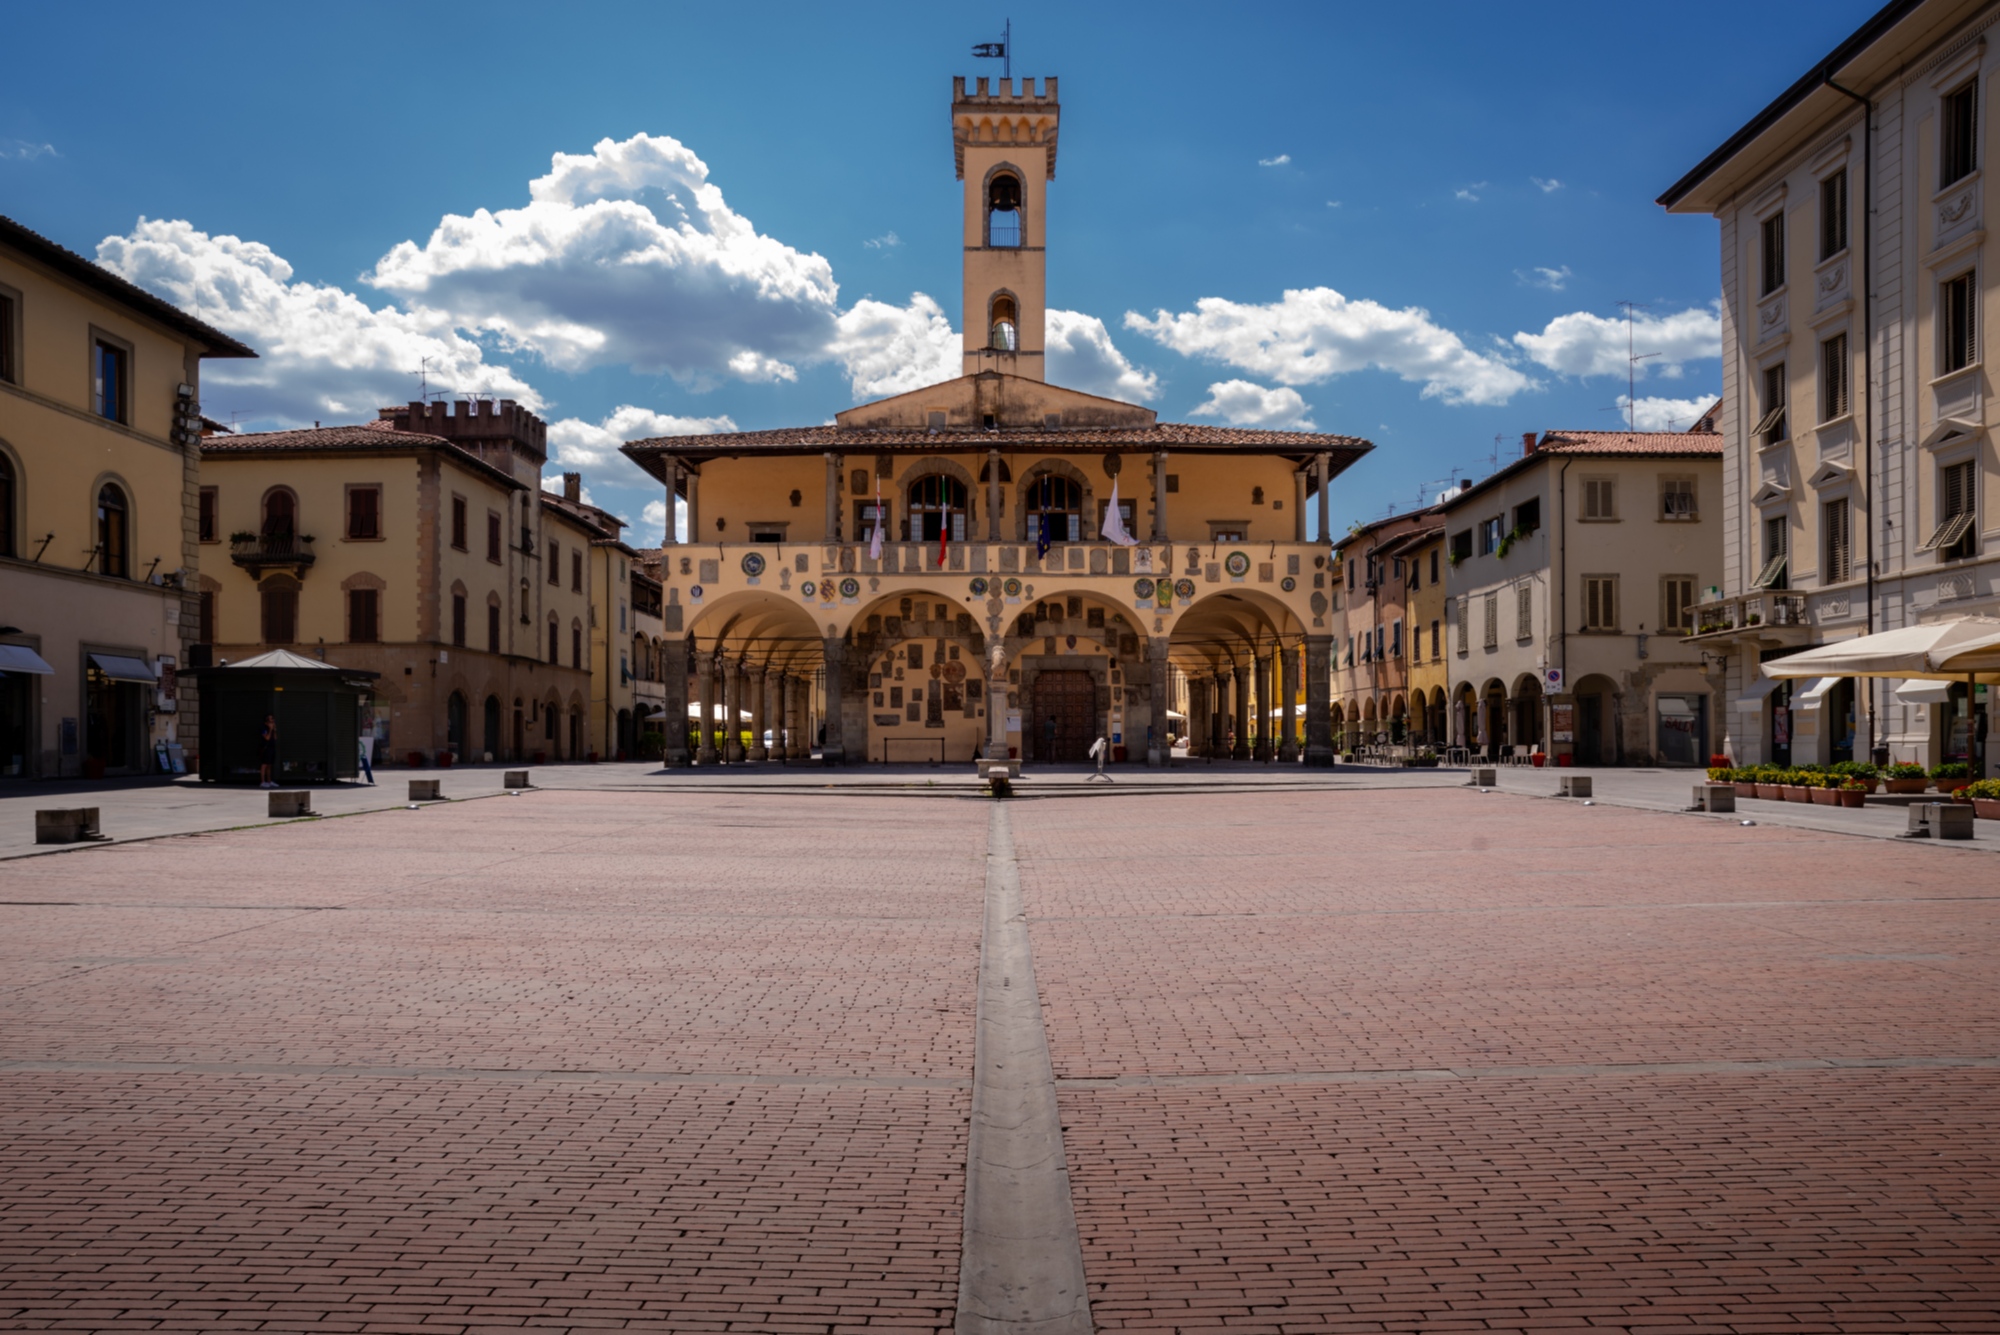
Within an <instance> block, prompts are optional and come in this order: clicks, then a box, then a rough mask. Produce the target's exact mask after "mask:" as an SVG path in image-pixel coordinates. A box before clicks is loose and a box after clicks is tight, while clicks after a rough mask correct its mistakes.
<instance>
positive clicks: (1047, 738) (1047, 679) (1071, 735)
mask: <svg viewBox="0 0 2000 1335" xmlns="http://www.w3.org/2000/svg"><path fill="white" fill-rule="evenodd" d="M1034 710H1035V712H1034V715H1033V717H1032V721H1031V722H1030V723H1029V724H1028V726H1029V727H1031V728H1033V730H1034V732H1033V736H1034V741H1033V743H1032V746H1033V748H1034V750H1033V752H1032V754H1033V755H1034V757H1035V759H1036V760H1039V761H1041V762H1042V763H1043V764H1045V765H1081V764H1085V763H1087V762H1088V761H1089V759H1090V744H1091V743H1092V742H1094V741H1096V740H1097V680H1096V678H1094V677H1093V676H1091V674H1090V673H1088V672H1075V671H1060V672H1044V673H1041V674H1040V675H1038V676H1037V677H1036V678H1035V701H1034Z"/></svg>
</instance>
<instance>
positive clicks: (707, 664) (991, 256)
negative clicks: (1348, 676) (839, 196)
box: [625, 79, 1370, 764]
mask: <svg viewBox="0 0 2000 1335" xmlns="http://www.w3.org/2000/svg"><path fill="white" fill-rule="evenodd" d="M951 116H952V124H953V139H954V153H955V157H956V165H957V169H958V175H959V178H960V179H961V181H962V182H963V202H964V208H965V217H964V223H963V238H964V249H965V310H964V326H965V334H964V338H965V348H966V357H965V368H966V374H964V375H963V376H961V377H960V378H958V379H956V380H950V381H946V382H944V383H941V384H938V385H933V386H930V387H928V388H925V389H920V390H916V391H914V392H911V393H907V394H902V395H898V396H895V397H892V398H888V399H884V400H881V401H878V402H875V403H869V404H863V405H860V406H858V407H855V408H851V409H848V410H847V411H845V412H842V413H839V414H837V415H836V418H835V421H834V423H833V424H832V425H828V426H817V427H802V428H795V429H784V430H775V431H754V432H739V433H734V434H728V435H714V436H700V437H664V438H659V439H655V440H647V441H638V442H634V443H632V444H629V445H627V446H626V447H625V453H626V454H627V455H628V456H629V457H630V458H632V459H633V460H634V461H635V462H637V463H638V464H639V465H640V466H641V467H642V468H644V469H645V470H646V471H647V472H648V473H650V474H651V475H652V476H653V477H655V478H656V479H658V480H659V481H660V482H661V483H662V484H663V485H664V487H665V490H666V494H667V501H668V515H669V523H668V533H667V543H668V545H667V546H666V547H665V548H664V549H663V550H662V553H661V563H660V582H661V585H662V592H663V598H664V602H663V606H662V627H663V634H664V653H663V660H664V662H663V665H662V668H661V675H662V677H663V678H664V682H665V685H666V687H667V690H668V693H669V698H668V700H667V702H666V710H667V714H668V716H669V717H670V718H679V717H681V716H683V714H684V713H685V712H686V711H687V709H688V705H689V703H692V706H693V709H694V712H695V714H696V716H697V717H698V718H700V719H710V718H712V717H713V716H714V714H715V713H716V712H718V710H719V712H720V713H721V714H722V715H723V716H724V717H726V718H731V719H734V718H737V717H738V716H739V714H740V712H742V711H743V710H745V709H747V710H748V711H749V712H750V713H751V714H752V719H751V721H750V723H749V725H748V727H747V728H744V729H742V730H741V731H740V732H739V731H738V730H736V729H733V728H732V729H728V730H725V731H726V734H727V735H718V734H717V733H716V732H715V731H714V730H712V729H710V728H707V727H704V728H702V729H699V730H697V733H696V734H695V735H691V736H689V737H687V738H681V737H679V736H675V737H671V738H669V739H668V758H669V760H670V761H671V762H675V763H686V762H687V761H688V760H690V759H692V760H694V761H695V762H697V763H707V762H714V761H724V762H726V761H729V760H732V759H735V758H737V757H738V756H741V757H742V758H744V759H746V760H747V759H755V758H756V751H757V750H758V747H759V744H760V743H761V742H762V739H763V738H764V736H765V735H766V733H775V732H777V731H778V730H779V726H778V725H780V724H781V725H782V729H783V731H784V734H785V736H786V738H787V740H786V741H785V743H784V747H785V752H786V757H787V758H790V757H792V756H799V757H801V758H802V757H803V755H804V754H805V753H806V751H807V750H808V749H810V748H815V747H816V748H817V749H818V751H819V754H820V756H821V758H822V759H823V760H825V761H827V762H828V763H860V762H864V761H865V762H878V763H879V762H885V761H886V762H921V761H931V762H937V763H959V762H963V761H966V760H969V759H972V758H973V757H974V756H975V755H977V756H983V757H988V758H994V757H999V756H1002V755H1006V756H1009V757H1011V758H1012V759H1015V760H1017V761H1026V762H1028V763H1036V762H1054V763H1076V762H1081V761H1083V760H1084V759H1085V757H1086V754H1087V751H1088V748H1089V747H1090V746H1091V745H1092V744H1093V743H1094V742H1095V741H1096V740H1097V739H1098V738H1100V737H1101V738H1103V739H1104V740H1105V741H1106V743H1107V745H1108V746H1109V747H1110V748H1111V750H1112V755H1113V758H1114V759H1116V760H1129V761H1149V762H1151V763H1155V764H1164V763H1166V762H1167V759H1168V745H1167V743H1168V738H1169V735H1170V733H1171V732H1172V731H1174V730H1175V729H1176V728H1177V726H1178V724H1177V722H1176V721H1175V720H1174V719H1173V718H1172V714H1173V712H1175V711H1171V710H1170V708H1169V706H1170V703H1172V702H1174V701H1177V700H1185V701H1186V702H1187V709H1186V711H1184V712H1186V713H1187V714H1189V715H1190V716H1191V718H1190V720H1189V724H1188V731H1189V732H1190V733H1191V734H1192V735H1193V737H1194V738H1195V739H1196V748H1197V752H1198V753H1213V752H1215V751H1216V750H1218V749H1220V748H1221V747H1222V746H1224V745H1225V744H1226V743H1225V741H1224V738H1225V737H1226V732H1227V730H1226V727H1225V724H1226V723H1227V722H1229V721H1231V720H1234V721H1235V722H1236V723H1237V724H1238V725H1239V726H1237V728H1236V736H1237V737H1238V738H1239V739H1247V738H1248V737H1249V736H1250V735H1251V729H1250V728H1249V727H1248V726H1245V724H1246V722H1247V719H1249V718H1251V717H1259V716H1262V713H1263V711H1265V710H1266V709H1267V708H1279V709H1281V711H1282V708H1283V703H1284V702H1286V701H1295V700H1296V699H1297V697H1298V695H1299V693H1300V684H1301V683H1303V685H1304V694H1305V698H1306V701H1307V707H1306V714H1307V720H1306V728H1305V736H1306V739H1307V740H1306V746H1305V752H1306V756H1307V758H1308V759H1309V760H1312V761H1315V762H1318V763H1330V761H1331V757H1332V748H1331V738H1330V735H1329V733H1328V732H1327V730H1326V729H1327V719H1328V714H1327V708H1326V705H1327V700H1326V689H1327V683H1328V681H1329V680H1330V673H1331V667H1330V651H1331V644H1332V635H1333V632H1332V627H1331V623H1330V621H1329V612H1330V605H1329V595H1330V592H1331V590H1330V589H1329V587H1328V555H1327V550H1326V545H1325V543H1324V542H1307V541H1306V537H1305V531H1306V525H1305V512H1306V508H1307V506H1308V505H1317V506H1318V508H1319V515H1320V523H1321V528H1320V532H1322V533H1324V532H1325V531H1326V522H1327V518H1328V514H1329V511H1328V505H1329V500H1328V497H1329V490H1328V488H1329V485H1330V482H1331V479H1332V478H1333V477H1334V476H1335V475H1337V473H1338V472H1339V471H1341V470H1343V469H1345V468H1346V467H1347V466H1348V465H1349V464H1351V463H1352V462H1353V461H1354V460H1355V459H1357V458H1359V457H1360V456H1361V455H1362V454H1363V453H1365V452H1366V451H1367V450H1368V449H1369V448H1370V446H1369V445H1368V443H1367V442H1366V441H1362V440H1357V439H1354V438H1352V437H1346V436H1335V435H1319V434H1305V433H1297V432H1277V431H1256V430H1236V429H1228V428H1220V427H1207V426H1190V425H1178V424H1167V423H1161V422H1159V421H1157V419H1156V417H1155V414H1154V413H1153V412H1152V410H1151V409H1148V408H1144V407H1141V406H1139V405H1136V404H1129V403H1122V402H1118V401H1115V400H1111V399H1105V398H1101V397H1097V396H1094V395H1090V394H1084V393H1080V392H1077V391H1074V390H1069V389H1064V388H1060V387H1057V386H1053V385H1050V384H1047V383H1046V381H1045V380H1044V378H1043V372H1042V369H1041V355H1040V354H1041V351H1042V346H1041V345H1042V339H1043V328H1042V326H1043V312H1044V311H1045V310H1046V293H1045V287H1044V274H1045V260H1046V250H1047V246H1048V244H1049V241H1050V236H1049V233H1048V228H1049V226H1050V213H1049V208H1048V202H1047V187H1048V186H1049V184H1050V183H1051V181H1052V180H1053V176H1054V166H1055V137H1056V132H1057V128H1058V122H1059V119H1060V108H1059V105H1058V103H1057V101H1056V97H1055V86H1054V81H1053V80H1049V81H1047V82H1046V83H1044V84H1043V85H1042V87H1041V89H1040V90H1039V91H1038V90H1037V88H1036V87H1035V82H1034V81H1033V80H1028V81H1026V82H1025V83H1024V84H1023V85H1022V86H1021V88H1020V89H1019V90H1018V91H1017V90H1016V88H1015V86H1014V85H1013V84H1012V83H1011V82H1010V81H1007V80H1001V81H998V83H997V86H995V84H994V82H993V81H989V80H985V79H982V80H980V81H979V83H978V85H977V87H976V88H975V89H974V91H973V92H972V93H970V94H968V93H967V92H966V90H965V86H964V81H962V80H961V81H958V82H957V83H956V84H955V85H954V88H953V97H952V103H951ZM1010 314H1011V315H1012V317H1013V318H1012V319H1011V320H1010V319H1008V318H1006V317H1007V316H1008V315H1010ZM1114 496H1115V497H1116V500H1117V506H1118V509H1117V512H1116V516H1117V518H1116V521H1113V520H1112V518H1111V516H1110V507H1111V502H1112V500H1113V497H1114ZM677 504H679V505H685V507H686V512H687V532H688V541H687V542H686V543H684V544H683V543H676V542H675V540H674V532H673V525H672V515H673V513H674V510H675V506H676V505H677ZM1120 527H1122V528H1123V529H1124V530H1125V535H1126V537H1125V540H1124V541H1119V540H1118V538H1119V536H1120V535H1119V533H1118V530H1119V528H1120ZM878 532H879V535H880V541H879V542H878V541H876V537H877V534H878ZM677 691H678V692H684V693H686V694H689V695H692V696H693V697H694V699H693V700H692V702H686V701H683V700H681V699H678V698H676V693H677ZM815 715H817V717H818V719H819V720H820V721H819V722H818V723H814V722H813V721H812V720H813V718H814V716H815ZM1295 731H1296V729H1284V730H1283V735H1292V734H1293V733H1295ZM744 738H749V739H752V740H750V741H749V742H748V743H747V744H746V742H745V741H744V740H743V739H744ZM1279 746H1280V749H1281V751H1282V752H1283V755H1282V758H1284V759H1290V760H1295V759H1297V758H1299V748H1298V747H1297V745H1296V744H1295V743H1293V744H1289V745H1287V744H1284V743H1282V742H1281V743H1280V744H1279ZM767 755H768V752H767Z"/></svg>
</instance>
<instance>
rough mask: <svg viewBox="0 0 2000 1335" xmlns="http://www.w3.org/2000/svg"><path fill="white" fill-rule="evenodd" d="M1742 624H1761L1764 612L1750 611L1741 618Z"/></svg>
mask: <svg viewBox="0 0 2000 1335" xmlns="http://www.w3.org/2000/svg"><path fill="white" fill-rule="evenodd" d="M1743 624H1744V625H1746V626H1761V625H1763V624H1764V614H1763V613H1762V612H1752V613H1751V614H1750V615H1749V616H1747V617H1744V618H1743Z"/></svg>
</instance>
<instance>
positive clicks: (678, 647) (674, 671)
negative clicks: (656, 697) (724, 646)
mask: <svg viewBox="0 0 2000 1335" xmlns="http://www.w3.org/2000/svg"><path fill="white" fill-rule="evenodd" d="M660 681H661V683H662V684H663V685H664V686H665V687H666V710H667V716H666V717H665V718H663V719H661V720H660V733H661V739H662V742H663V748H662V751H661V756H660V758H661V760H662V761H664V762H665V763H666V764H669V765H685V764H687V763H689V761H691V760H692V759H693V757H692V756H690V755H689V754H688V701H687V695H688V642H687V638H686V637H685V636H682V635H669V636H667V637H666V638H665V639H664V640H662V641H661V643H660Z"/></svg>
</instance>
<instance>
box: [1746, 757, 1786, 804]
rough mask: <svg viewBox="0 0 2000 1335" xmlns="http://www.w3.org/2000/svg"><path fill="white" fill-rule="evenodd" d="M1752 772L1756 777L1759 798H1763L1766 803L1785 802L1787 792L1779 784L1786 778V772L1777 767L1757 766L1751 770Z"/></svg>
mask: <svg viewBox="0 0 2000 1335" xmlns="http://www.w3.org/2000/svg"><path fill="white" fill-rule="evenodd" d="M1750 772H1751V774H1753V775H1754V776H1755V777H1756V781H1757V796H1759V797H1761V798H1763V799H1764V800H1765V801H1766V802H1782V801H1784V800H1785V790H1784V788H1783V787H1782V786H1781V784H1780V782H1779V781H1780V780H1781V779H1782V778H1783V777H1784V773H1785V771H1783V770H1781V769H1779V768H1778V767H1777V766H1776V765H1756V766H1753V767H1752V768H1751V771H1750Z"/></svg>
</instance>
